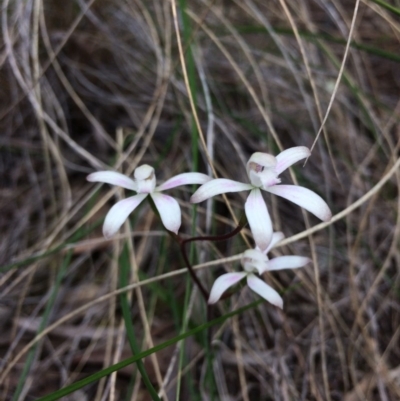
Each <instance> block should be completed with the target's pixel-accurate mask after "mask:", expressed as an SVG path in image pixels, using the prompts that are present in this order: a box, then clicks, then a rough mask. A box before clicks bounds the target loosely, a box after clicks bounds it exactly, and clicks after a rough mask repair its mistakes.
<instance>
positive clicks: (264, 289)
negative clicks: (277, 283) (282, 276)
mask: <svg viewBox="0 0 400 401" xmlns="http://www.w3.org/2000/svg"><path fill="white" fill-rule="evenodd" d="M247 285H248V286H249V287H250V288H251V289H252V290H253V291H254V292H255V293H257V294H258V295H259V296H260V297H262V298H264V299H265V300H267V301H268V302H270V303H271V304H272V305H275V306H278V307H279V308H281V309H282V308H283V300H282V298H281V296H280V295H279V294H278V293H277V292H276V291H275V290H274V289H273V288H272V287H270V286H269V285H268V284H266V283H265V282H264V281H262V280H260V279H259V278H258V277H256V276H255V275H254V274H249V275H248V276H247Z"/></svg>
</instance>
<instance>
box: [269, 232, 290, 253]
mask: <svg viewBox="0 0 400 401" xmlns="http://www.w3.org/2000/svg"><path fill="white" fill-rule="evenodd" d="M284 238H285V234H283V233H282V232H280V231H277V232H276V233H273V234H272V239H271V242H270V243H269V245H268V248H267V249H266V250H265V251H264V253H265V254H267V253H268V252H269V251H270V250H271V249H272V248H274V247H275V245H276V244H278V243H279V242H281V241H282V240H283V239H284Z"/></svg>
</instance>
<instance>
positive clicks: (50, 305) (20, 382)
mask: <svg viewBox="0 0 400 401" xmlns="http://www.w3.org/2000/svg"><path fill="white" fill-rule="evenodd" d="M71 257H72V251H68V253H67V255H66V257H65V258H64V261H63V263H62V264H61V268H60V270H59V272H58V274H57V276H56V280H55V283H54V286H53V289H52V290H51V294H50V298H49V300H48V302H47V304H46V308H45V310H44V312H43V317H42V320H41V322H40V325H39V329H38V331H37V334H40V333H41V332H42V331H43V330H44V329H45V327H46V325H47V321H48V319H49V316H50V312H51V311H52V309H53V306H54V302H55V300H56V297H57V294H58V290H59V288H60V285H61V281H62V279H63V278H64V276H65V273H66V271H67V268H68V266H69V263H70V261H71ZM38 345H39V344H38V343H36V344H35V345H34V346H33V347H32V348H31V350H30V351H29V354H28V356H27V359H26V361H25V365H24V368H23V370H22V373H21V376H20V378H19V380H18V384H17V388H16V389H15V393H14V395H13V398H12V401H17V400H18V398H19V396H20V394H21V391H22V389H23V387H24V384H25V382H26V378H27V376H28V374H29V372H30V369H31V366H32V363H33V360H34V358H35V354H36V350H37V348H38Z"/></svg>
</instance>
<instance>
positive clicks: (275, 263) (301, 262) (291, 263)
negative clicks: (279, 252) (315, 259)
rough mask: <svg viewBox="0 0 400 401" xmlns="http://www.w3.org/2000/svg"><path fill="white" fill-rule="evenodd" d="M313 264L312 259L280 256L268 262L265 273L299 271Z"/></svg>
mask: <svg viewBox="0 0 400 401" xmlns="http://www.w3.org/2000/svg"><path fill="white" fill-rule="evenodd" d="M309 262H311V259H310V258H306V257H305V256H278V257H277V258H273V259H271V260H269V261H268V262H267V267H266V269H265V270H264V271H263V272H262V273H264V272H265V271H272V270H283V269H298V268H299V267H303V266H305V265H306V264H307V263H309Z"/></svg>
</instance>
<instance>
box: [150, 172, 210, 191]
mask: <svg viewBox="0 0 400 401" xmlns="http://www.w3.org/2000/svg"><path fill="white" fill-rule="evenodd" d="M211 180H212V178H211V177H209V176H208V175H205V174H202V173H182V174H178V175H176V176H175V177H172V178H170V179H169V180H167V181H165V182H164V184H161V185H159V186H158V187H157V188H156V191H165V190H166V189H171V188H175V187H179V186H181V185H188V184H189V185H190V184H205V183H206V182H208V181H211Z"/></svg>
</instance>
